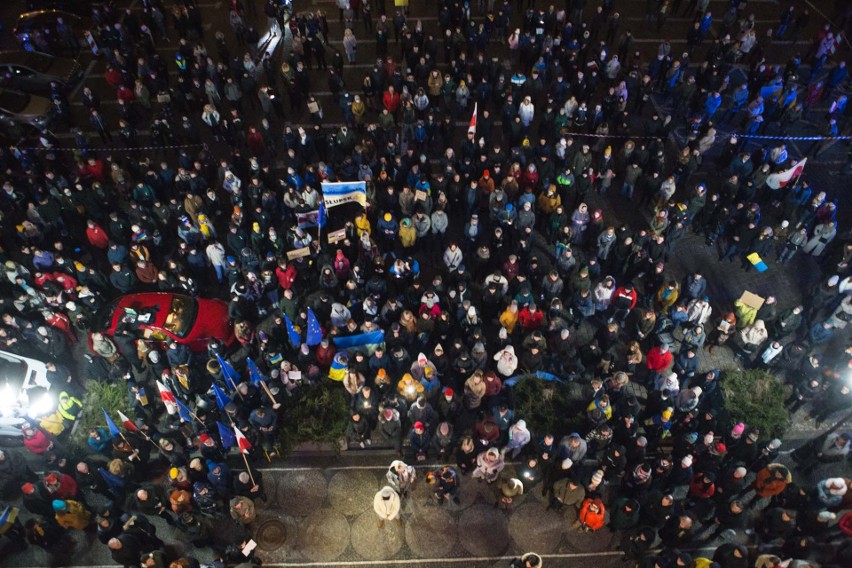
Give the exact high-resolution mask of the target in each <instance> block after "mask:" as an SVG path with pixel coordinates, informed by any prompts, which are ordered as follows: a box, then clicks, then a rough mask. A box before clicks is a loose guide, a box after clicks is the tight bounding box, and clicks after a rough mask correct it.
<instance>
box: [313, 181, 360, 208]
mask: <svg viewBox="0 0 852 568" xmlns="http://www.w3.org/2000/svg"><path fill="white" fill-rule="evenodd" d="M322 195H323V203H325V207H326V208H327V209H330V208H332V207H335V206H337V205H342V204H344V203H360V204H361V207H366V206H367V182H365V181H339V182H323V183H322Z"/></svg>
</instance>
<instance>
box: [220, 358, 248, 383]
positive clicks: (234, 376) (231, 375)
mask: <svg viewBox="0 0 852 568" xmlns="http://www.w3.org/2000/svg"><path fill="white" fill-rule="evenodd" d="M216 360H217V361H218V362H219V367H221V369H222V377H224V379H225V384H226V385H231V388H232V389H233V390H237V385H238V384H240V383H241V382H243V380H242V378H241V377H240V375H239V374H238V373H237V371H235V370H234V368H233V367H232V366H231V364H230V363H228V362H227V361H225V360H224V359H222V356H221V355H219V354H218V353H217V354H216Z"/></svg>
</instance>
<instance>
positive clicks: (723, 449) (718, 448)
mask: <svg viewBox="0 0 852 568" xmlns="http://www.w3.org/2000/svg"><path fill="white" fill-rule="evenodd" d="M713 449H714V450H715V451H716V453H717V454H720V455H721V454H724V453H726V452H727V451H728V447H727V446H726V445H725V444H723V443H722V442H716V446H715V447H714V448H713Z"/></svg>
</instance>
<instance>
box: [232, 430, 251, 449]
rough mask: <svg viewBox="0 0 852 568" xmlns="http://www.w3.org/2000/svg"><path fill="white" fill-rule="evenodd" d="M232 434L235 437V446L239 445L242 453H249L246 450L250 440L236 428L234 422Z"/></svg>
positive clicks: (249, 447) (249, 446)
mask: <svg viewBox="0 0 852 568" xmlns="http://www.w3.org/2000/svg"><path fill="white" fill-rule="evenodd" d="M234 435H235V436H236V437H237V446H239V448H240V451H241V452H242V453H244V454H247V453H249V452H248V451H249V450H250V449H251V442H249V441H248V438H246V435H245V434H243V433H242V432H240V429H239V428H237V425H236V424H234Z"/></svg>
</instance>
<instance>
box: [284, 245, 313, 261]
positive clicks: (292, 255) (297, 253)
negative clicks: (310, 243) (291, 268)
mask: <svg viewBox="0 0 852 568" xmlns="http://www.w3.org/2000/svg"><path fill="white" fill-rule="evenodd" d="M310 254H311V248H310V247H302V248H298V249H295V250H288V251H287V260H296V259H297V258H302V257H303V256H310Z"/></svg>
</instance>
